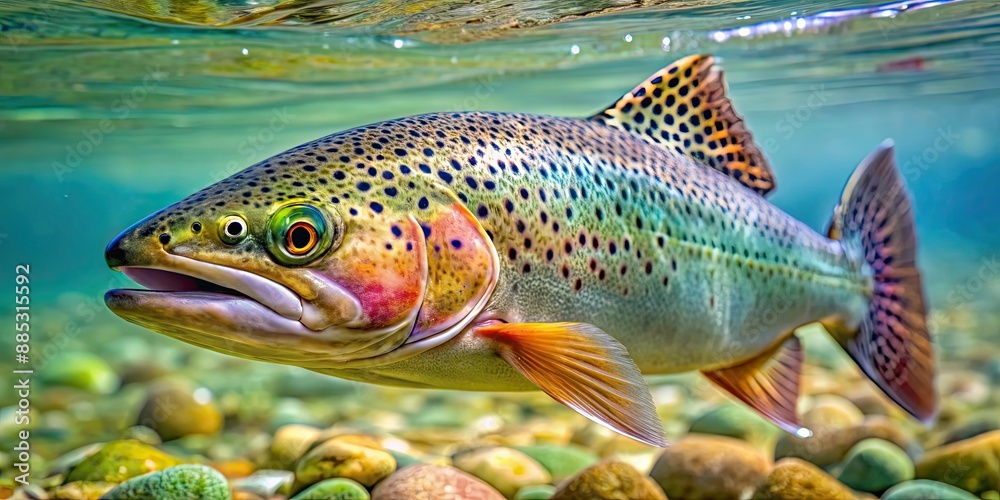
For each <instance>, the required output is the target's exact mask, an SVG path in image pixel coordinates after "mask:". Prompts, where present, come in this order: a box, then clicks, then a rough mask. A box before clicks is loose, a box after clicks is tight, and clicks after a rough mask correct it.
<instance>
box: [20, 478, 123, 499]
mask: <svg viewBox="0 0 1000 500" xmlns="http://www.w3.org/2000/svg"><path fill="white" fill-rule="evenodd" d="M115 486H116V485H115V484H114V483H103V482H92V481H73V482H72V483H66V484H63V485H60V486H57V487H56V488H55V489H54V490H52V498H53V499H58V500H96V499H98V498H101V496H103V495H104V494H105V493H107V492H108V491H109V490H111V488H114V487H115ZM0 498H6V497H3V496H2V495H0Z"/></svg>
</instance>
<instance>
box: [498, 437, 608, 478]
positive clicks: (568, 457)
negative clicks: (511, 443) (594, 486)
mask: <svg viewBox="0 0 1000 500" xmlns="http://www.w3.org/2000/svg"><path fill="white" fill-rule="evenodd" d="M514 449H516V450H517V451H520V452H521V453H524V454H525V455H528V456H529V457H531V458H532V459H534V460H535V461H536V462H538V463H539V464H541V465H542V467H545V470H547V471H549V474H551V475H552V480H553V481H555V482H559V481H562V480H563V479H566V478H568V477H570V476H572V475H574V474H576V473H578V472H580V471H581V470H583V469H585V468H587V467H590V466H591V465H594V464H596V463H597V461H598V460H600V458H599V457H598V456H597V455H596V454H594V453H593V452H591V451H590V450H588V449H586V448H583V447H581V446H576V445H566V446H558V445H551V444H546V445H536V446H517V447H515V448H514Z"/></svg>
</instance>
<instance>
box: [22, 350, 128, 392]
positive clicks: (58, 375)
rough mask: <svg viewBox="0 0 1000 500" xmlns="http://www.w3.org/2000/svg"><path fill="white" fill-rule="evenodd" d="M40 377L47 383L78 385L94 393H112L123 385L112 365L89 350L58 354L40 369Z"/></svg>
mask: <svg viewBox="0 0 1000 500" xmlns="http://www.w3.org/2000/svg"><path fill="white" fill-rule="evenodd" d="M38 377H39V380H40V381H41V382H42V383H43V384H45V385H49V386H64V387H76V388H79V389H83V390H85V391H87V392H90V393H93V394H110V393H112V392H115V391H116V390H118V387H119V386H120V385H121V379H120V378H119V377H118V374H117V373H115V371H114V370H113V369H112V368H111V365H109V364H108V363H107V362H106V361H104V359H102V358H99V357H97V356H95V355H93V354H90V353H87V352H64V353H62V354H58V355H56V356H55V357H54V358H52V359H50V360H49V362H48V363H47V364H46V365H45V368H44V369H42V370H40V371H39V373H38Z"/></svg>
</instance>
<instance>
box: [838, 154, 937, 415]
mask: <svg viewBox="0 0 1000 500" xmlns="http://www.w3.org/2000/svg"><path fill="white" fill-rule="evenodd" d="M830 237H832V238H834V239H839V240H841V242H842V243H843V245H844V249H845V251H846V252H847V254H848V255H849V256H853V257H855V258H856V259H858V260H860V261H861V264H860V267H861V272H862V273H864V274H865V275H867V276H870V277H871V279H872V290H871V296H870V298H869V301H870V302H869V305H868V312H867V315H866V317H865V319H864V321H862V323H861V325H860V327H859V328H858V329H857V330H856V331H851V332H847V331H844V330H842V331H839V332H837V331H832V332H831V333H834V336H835V337H837V340H838V341H839V342H840V343H841V345H842V346H843V347H844V349H845V350H847V352H848V353H849V354H850V355H851V357H852V358H854V361H855V362H856V363H857V364H858V366H860V367H861V369H862V370H863V371H864V372H865V374H866V375H868V378H870V379H871V380H872V381H873V382H875V384H877V385H878V387H879V388H880V389H882V391H883V392H885V393H886V395H888V396H889V397H890V398H892V400H893V401H895V402H896V404H898V405H899V406H900V407H902V408H903V409H904V410H906V411H907V412H909V413H910V414H912V415H913V416H915V417H917V418H918V419H920V420H921V421H923V422H925V423H928V422H930V421H932V420H933V419H934V418H935V417H936V415H937V393H936V390H935V388H934V349H933V346H932V345H931V339H930V335H929V334H928V332H927V318H926V312H927V311H926V307H925V305H924V294H923V287H922V286H921V279H920V272H919V271H918V270H917V266H916V245H917V240H916V232H915V228H914V222H913V208H912V205H911V203H910V199H909V196H908V195H907V192H906V187H905V186H904V185H903V180H902V178H901V177H900V173H899V170H898V168H897V167H896V161H895V159H894V157H893V143H892V140H889V139H887V140H885V141H884V142H882V144H880V145H879V147H878V149H876V150H875V151H874V152H873V153H871V154H870V155H868V157H867V158H865V159H864V160H863V161H862V162H861V165H859V166H858V168H857V170H855V172H854V175H853V176H851V179H850V180H849V181H848V182H847V187H845V188H844V194H843V196H842V198H841V200H840V204H839V205H838V206H837V209H836V211H835V212H834V216H833V220H832V221H831V225H830ZM841 329H842V327H841ZM835 330H836V328H835Z"/></svg>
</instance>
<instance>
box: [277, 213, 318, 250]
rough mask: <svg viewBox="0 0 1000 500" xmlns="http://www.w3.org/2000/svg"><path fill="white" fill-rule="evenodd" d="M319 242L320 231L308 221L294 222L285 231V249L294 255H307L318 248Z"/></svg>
mask: <svg viewBox="0 0 1000 500" xmlns="http://www.w3.org/2000/svg"><path fill="white" fill-rule="evenodd" d="M317 244H319V233H317V232H316V228H315V227H314V226H313V225H312V224H310V223H308V222H306V221H298V222H296V223H295V224H292V226H291V227H289V228H288V231H287V232H286V233H285V250H287V251H288V253H290V254H292V255H295V256H299V255H305V254H307V253H309V252H310V251H311V250H312V249H313V248H316V245H317Z"/></svg>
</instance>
